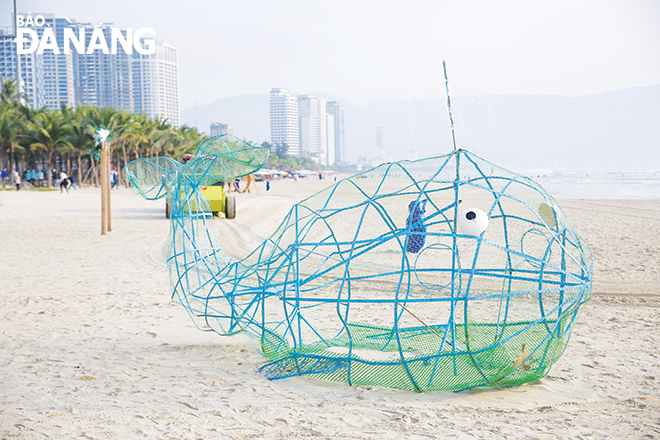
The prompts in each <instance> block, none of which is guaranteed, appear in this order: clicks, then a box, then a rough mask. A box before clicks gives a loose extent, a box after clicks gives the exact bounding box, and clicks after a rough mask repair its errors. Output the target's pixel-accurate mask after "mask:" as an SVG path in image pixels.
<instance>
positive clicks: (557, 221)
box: [125, 137, 593, 391]
mask: <svg viewBox="0 0 660 440" xmlns="http://www.w3.org/2000/svg"><path fill="white" fill-rule="evenodd" d="M266 157H267V152H265V151H261V150H259V149H258V148H254V147H251V146H250V145H248V144H245V143H241V141H238V140H236V139H233V138H228V137H219V138H212V139H210V140H209V141H206V142H205V143H204V144H202V145H201V146H200V148H199V150H198V152H197V153H196V154H195V155H193V159H192V160H191V161H190V162H188V163H187V164H186V165H182V164H179V163H177V162H175V161H173V160H171V159H167V158H154V159H141V160H138V161H134V162H131V163H129V164H128V165H127V167H126V169H125V176H126V177H127V178H128V179H129V180H130V181H131V183H132V184H133V185H134V186H135V187H136V188H138V190H139V191H140V192H141V193H142V194H143V195H144V196H145V197H147V198H158V197H164V196H168V195H169V197H171V198H172V200H173V207H172V216H171V219H170V225H171V231H170V239H171V240H170V248H169V257H168V264H169V271H170V277H171V284H172V294H173V296H174V297H175V298H176V299H177V300H178V302H180V303H181V304H182V305H183V306H184V307H185V308H186V309H187V310H188V311H189V312H190V315H191V316H192V318H193V319H194V320H195V322H196V323H197V325H198V326H199V327H200V328H202V329H207V330H213V331H215V332H217V333H219V334H221V335H231V334H234V333H237V332H241V331H244V332H247V333H248V334H250V335H251V336H252V337H253V338H254V339H255V341H256V344H255V345H256V346H257V347H258V348H259V349H260V350H261V352H262V353H263V354H264V355H265V356H266V357H267V358H268V359H269V361H268V362H267V363H266V364H265V365H264V366H263V367H262V371H263V372H264V373H265V374H266V375H267V376H268V377H269V378H283V377H289V376H294V375H308V376H311V377H316V378H322V379H328V380H334V381H342V382H347V383H349V384H352V385H382V386H389V387H395V388H403V389H410V390H416V391H426V390H440V389H442V390H461V389H468V388H473V387H479V386H494V385H504V386H508V385H516V384H521V383H524V382H528V381H531V380H535V379H538V378H541V377H543V376H544V375H546V374H547V373H548V371H549V369H550V367H551V366H552V364H553V363H554V362H556V361H557V359H559V357H560V356H561V354H562V353H563V351H564V350H565V348H566V346H567V344H568V340H569V338H570V335H571V331H572V329H573V325H574V323H575V321H576V319H577V317H578V316H579V314H580V312H581V311H582V309H583V306H584V304H585V303H586V302H587V301H588V300H589V298H590V297H591V272H592V260H593V256H592V253H591V251H590V249H589V247H588V246H587V245H586V243H585V242H584V241H583V240H582V239H581V238H580V237H579V235H578V234H577V233H576V232H575V230H574V229H573V228H572V227H571V225H570V223H569V221H568V220H567V218H566V217H565V215H564V214H563V212H562V211H561V209H560V207H559V205H558V204H557V202H556V201H555V200H554V199H553V198H552V197H551V196H550V195H549V194H548V193H547V192H545V191H544V190H543V189H542V188H541V186H540V185H539V184H537V183H536V182H534V181H532V180H531V179H529V178H528V177H525V176H522V175H519V174H516V173H512V172H510V171H507V170H505V169H503V168H500V167H498V166H496V165H494V164H491V163H489V162H486V161H485V160H483V159H481V158H479V157H477V156H475V155H474V154H472V153H469V152H468V151H465V150H456V151H454V152H452V153H450V154H447V155H444V156H438V157H432V158H428V159H422V160H418V161H413V162H409V161H401V162H394V163H388V164H383V165H381V166H379V167H376V168H374V169H372V170H369V171H366V172H364V173H361V174H358V175H355V176H352V177H350V178H346V179H343V180H340V181H338V182H336V183H334V184H333V185H331V186H329V187H328V188H326V189H324V190H323V191H321V192H319V193H317V194H316V195H314V196H312V197H309V198H307V199H305V200H303V201H301V202H299V203H297V204H296V205H295V206H293V208H292V209H291V210H290V212H289V213H288V215H287V216H286V217H285V218H284V219H283V221H282V223H281V224H280V226H279V228H278V229H277V230H276V232H275V233H274V234H273V235H272V236H271V237H270V238H268V239H267V240H266V241H264V242H263V243H262V244H261V245H260V246H258V247H257V248H256V249H254V250H253V251H252V252H251V253H250V255H248V256H247V257H246V258H245V259H243V260H241V261H232V260H231V259H230V258H228V257H227V256H226V255H225V254H224V253H223V252H222V249H221V248H220V246H219V244H218V240H217V238H216V237H215V232H214V229H213V226H212V221H213V217H212V214H211V212H210V211H209V210H208V207H207V206H206V205H205V203H204V200H203V196H202V195H201V192H200V189H199V186H200V185H202V184H208V183H209V182H210V181H211V180H213V179H216V180H223V181H229V180H230V179H231V178H233V177H235V176H237V175H240V174H246V173H248V172H251V170H252V171H253V170H256V169H257V168H258V167H260V166H261V165H263V163H264V162H265V160H266V159H265V158H266ZM233 163H235V164H236V167H235V168H236V170H234V169H233V165H232V164H233ZM487 170H488V171H489V172H487ZM465 208H469V211H467V212H465ZM475 213H478V215H479V216H482V215H486V216H487V217H488V218H487V219H486V218H482V217H475V215H476V214H475ZM461 214H462V215H463V216H465V217H466V219H465V220H461V219H460V216H461ZM468 214H469V215H468ZM459 220H460V221H461V222H463V223H465V222H468V223H465V224H466V225H468V226H463V227H459V226H458V223H459ZM477 220H479V223H478V225H477V226H478V227H476V226H474V227H470V226H469V225H470V224H471V223H469V222H475V221H477ZM465 231H467V232H465ZM521 347H523V349H522V354H521Z"/></svg>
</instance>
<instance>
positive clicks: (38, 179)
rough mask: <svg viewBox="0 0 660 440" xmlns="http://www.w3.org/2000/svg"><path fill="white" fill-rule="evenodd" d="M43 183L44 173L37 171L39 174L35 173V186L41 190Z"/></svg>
mask: <svg viewBox="0 0 660 440" xmlns="http://www.w3.org/2000/svg"><path fill="white" fill-rule="evenodd" d="M43 183H44V172H43V171H41V170H39V172H37V185H38V186H39V188H41V186H42V185H43Z"/></svg>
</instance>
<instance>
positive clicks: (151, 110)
mask: <svg viewBox="0 0 660 440" xmlns="http://www.w3.org/2000/svg"><path fill="white" fill-rule="evenodd" d="M154 44H155V49H156V50H155V52H154V53H152V54H139V53H137V52H134V53H133V95H134V97H135V113H138V114H140V113H146V114H148V115H149V116H152V117H154V116H160V117H161V118H166V119H167V121H168V122H169V123H170V124H171V125H173V126H174V127H178V126H179V123H180V121H179V114H180V112H179V68H178V60H177V50H176V48H175V47H173V46H170V45H169V44H167V43H165V42H164V41H163V40H159V39H156V40H155V43H154Z"/></svg>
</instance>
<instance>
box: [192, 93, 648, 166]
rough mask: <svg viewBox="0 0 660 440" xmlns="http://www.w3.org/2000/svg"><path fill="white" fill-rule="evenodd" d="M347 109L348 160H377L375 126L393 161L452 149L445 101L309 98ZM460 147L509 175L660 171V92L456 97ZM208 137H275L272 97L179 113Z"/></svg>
mask: <svg viewBox="0 0 660 440" xmlns="http://www.w3.org/2000/svg"><path fill="white" fill-rule="evenodd" d="M310 94H311V95H313V96H319V97H322V98H324V99H327V100H329V101H331V100H335V101H339V102H340V103H341V105H342V107H343V108H344V112H345V113H344V122H345V130H346V132H345V135H346V152H347V156H348V160H349V161H352V162H354V161H356V160H357V158H358V157H360V156H367V157H371V156H372V155H373V149H374V146H375V143H376V128H375V127H376V126H377V125H379V126H382V127H383V130H384V138H385V153H386V156H389V157H391V158H392V160H398V159H405V158H406V157H407V156H409V155H412V154H413V153H409V152H413V151H414V152H416V154H417V157H419V158H422V157H426V156H431V155H437V154H444V153H448V152H450V151H451V150H452V149H453V145H452V136H451V129H450V125H449V117H448V114H447V108H446V100H444V99H443V100H432V101H423V100H414V101H403V100H402V101H383V102H374V103H371V104H369V105H365V106H361V107H360V106H356V105H354V104H352V103H350V102H348V101H346V100H344V99H342V98H340V97H335V96H330V95H326V94H323V93H319V92H317V93H310ZM452 113H453V119H454V126H455V131H456V144H457V147H458V148H465V149H468V150H470V151H472V152H474V153H476V154H478V155H480V156H482V157H484V158H485V159H488V160H490V161H493V162H496V163H498V164H501V165H504V166H510V167H516V168H520V167H523V168H525V169H530V168H533V169H552V168H585V167H586V168H603V167H608V168H617V169H618V168H622V167H647V168H648V167H653V168H655V169H660V123H659V122H660V86H649V87H636V88H632V89H627V90H621V91H616V92H607V93H601V94H598V95H588V96H581V97H577V98H568V97H564V96H532V95H498V96H490V97H488V98H482V97H474V98H470V97H464V96H459V97H455V98H452ZM195 120H197V124H198V125H197V126H198V127H199V128H200V130H202V131H204V132H207V133H208V131H209V127H210V123H211V122H222V123H226V124H231V125H233V126H234V134H236V135H237V136H239V137H244V138H246V139H249V140H253V141H256V142H259V143H261V142H262V141H264V140H268V139H269V136H270V120H269V94H268V93H263V94H254V95H241V96H236V97H233V98H224V99H220V100H218V101H215V102H213V103H212V104H208V105H204V106H199V107H198V108H197V109H196V110H195V109H188V110H184V111H183V112H182V121H183V123H185V124H188V125H195Z"/></svg>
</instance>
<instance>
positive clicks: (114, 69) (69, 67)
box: [0, 13, 180, 127]
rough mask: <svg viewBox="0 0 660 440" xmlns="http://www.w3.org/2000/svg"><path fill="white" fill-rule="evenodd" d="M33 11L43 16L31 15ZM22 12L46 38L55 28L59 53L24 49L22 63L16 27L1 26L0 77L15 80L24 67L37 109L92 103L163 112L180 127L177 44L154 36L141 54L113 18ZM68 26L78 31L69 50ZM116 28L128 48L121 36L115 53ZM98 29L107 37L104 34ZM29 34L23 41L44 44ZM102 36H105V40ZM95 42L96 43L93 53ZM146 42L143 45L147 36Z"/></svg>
mask: <svg viewBox="0 0 660 440" xmlns="http://www.w3.org/2000/svg"><path fill="white" fill-rule="evenodd" d="M29 15H31V16H32V17H33V18H36V17H39V18H38V19H34V20H33V19H31V20H26V17H28V16H29ZM18 16H19V19H20V20H19V21H20V22H21V23H24V24H23V25H24V26H27V27H29V28H31V29H32V30H34V31H35V32H36V33H37V35H38V38H39V40H41V42H42V43H43V41H44V39H43V36H44V33H45V32H49V33H50V32H52V37H50V38H51V39H50V40H49V43H50V44H49V45H52V43H55V44H56V45H57V47H58V50H57V52H59V53H56V51H55V50H53V48H52V47H49V48H45V50H43V51H42V53H39V50H35V51H34V52H32V53H29V54H21V55H20V63H19V65H18V66H17V64H16V43H15V39H14V36H13V34H14V30H13V28H9V29H0V77H1V78H2V79H15V78H16V76H17V75H16V69H17V67H19V74H20V78H21V90H22V91H23V92H24V93H25V94H26V95H27V97H28V101H29V104H30V105H31V106H32V107H33V108H41V107H42V106H44V105H45V106H46V107H48V108H50V109H58V108H60V106H61V105H66V106H69V107H73V106H75V105H86V104H91V105H94V106H98V107H113V108H115V109H123V110H131V111H135V112H136V113H138V114H140V113H145V114H148V115H149V116H151V117H156V116H160V117H161V118H163V119H167V121H168V122H169V123H170V124H172V125H173V126H175V127H178V126H179V123H180V114H179V113H180V111H179V79H178V60H177V50H176V48H174V47H172V46H170V45H168V44H166V43H165V42H163V41H162V40H155V41H154V49H155V52H154V53H153V54H146V55H145V54H139V53H138V52H137V51H136V50H135V49H134V48H133V41H131V40H132V39H131V38H128V31H127V30H125V29H117V28H114V27H113V26H112V24H110V23H100V24H94V25H93V24H90V23H77V22H76V21H75V20H70V19H67V18H56V17H55V16H54V14H44V13H31V14H18ZM28 23H29V24H28ZM66 29H69V30H70V31H72V32H73V35H74V36H75V40H72V41H71V42H69V44H68V46H69V47H68V50H65V44H64V42H65V30H66ZM113 30H114V32H115V35H116V33H117V32H118V33H119V34H120V35H121V37H122V39H124V40H126V41H127V42H128V44H127V46H128V47H124V43H123V42H121V41H118V42H116V43H115V46H116V48H117V50H116V51H115V52H116V53H112V52H113V50H112V46H113V44H112V42H113V37H112V35H113ZM95 32H96V35H95ZM99 32H100V33H101V34H102V38H99V37H100V35H99ZM81 33H84V38H83V40H84V41H82V44H81V46H82V48H78V46H77V44H78V43H77V39H78V38H79V37H80V35H81ZM27 39H28V42H26V43H24V44H25V46H26V47H28V46H29V45H30V44H35V45H38V44H39V41H36V42H32V43H31V42H30V40H31V38H30V37H27ZM101 40H104V41H103V44H101V42H100V41H101ZM90 42H93V43H94V45H93V46H94V48H93V50H91V52H90V50H89V49H90V47H89V46H90ZM142 43H143V47H144V39H143V40H142ZM103 45H105V46H106V49H107V48H108V47H107V46H110V47H109V49H110V51H109V53H104V50H103V49H102V46H103ZM47 46H48V45H47ZM35 48H36V47H35ZM129 48H130V50H129ZM86 49H87V50H86ZM66 52H68V53H66ZM88 52H89V53H88Z"/></svg>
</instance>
